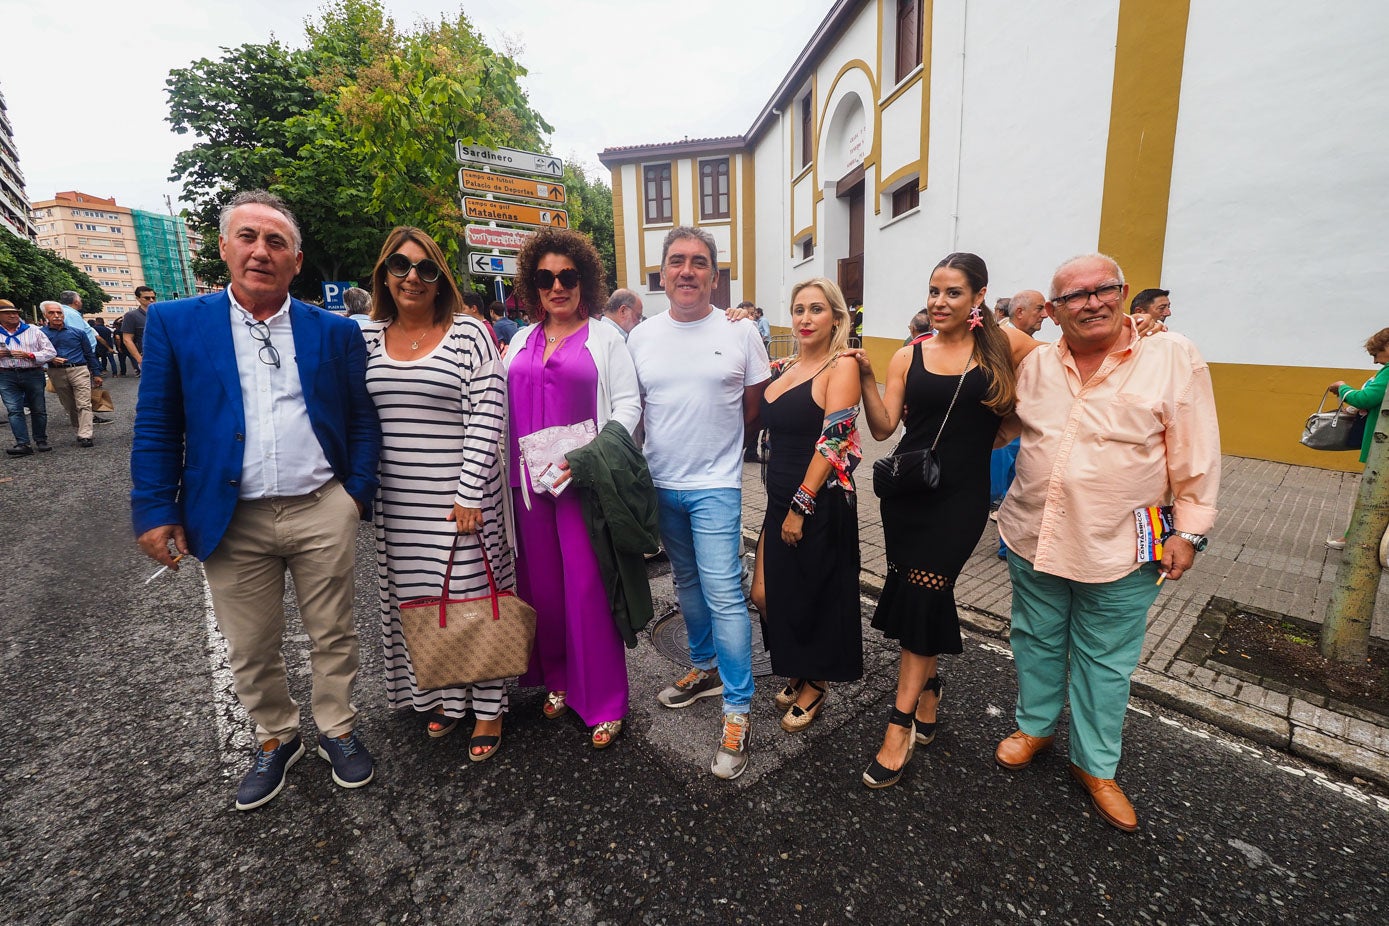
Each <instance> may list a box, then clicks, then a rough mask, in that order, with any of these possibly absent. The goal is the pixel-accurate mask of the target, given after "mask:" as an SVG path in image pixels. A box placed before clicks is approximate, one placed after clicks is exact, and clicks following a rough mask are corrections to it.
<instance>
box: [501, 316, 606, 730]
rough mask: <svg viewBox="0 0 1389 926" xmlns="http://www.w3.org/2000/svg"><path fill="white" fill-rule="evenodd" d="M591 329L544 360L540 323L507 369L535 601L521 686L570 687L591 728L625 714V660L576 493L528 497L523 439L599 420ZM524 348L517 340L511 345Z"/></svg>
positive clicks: (524, 588) (524, 573)
mask: <svg viewBox="0 0 1389 926" xmlns="http://www.w3.org/2000/svg"><path fill="white" fill-rule="evenodd" d="M587 340H588V328H587V327H583V328H580V329H579V331H578V332H576V333H575V334H573V335H570V336H569V338H567V339H566V340H565V341H564V343H562V344H561V345H560V346H559V347H558V348H557V349H556V350H555V352H554V353H553V354H551V355H550V359H549V361H548V362H547V361H545V360H544V359H543V358H544V356H545V330H544V328H542V327H541V326H539V325H537V326H536V327H535V328H534V329H533V330H532V331H531V334H530V337H529V338H528V339H527V342H526V349H525V350H524V351H521V352H520V353H518V354H517V355H516V358H515V360H514V361H513V362H512V364H511V367H510V369H509V370H508V371H507V403H508V406H509V411H510V415H511V436H510V445H511V446H510V447H509V448H508V452H509V453H510V455H511V486H512V492H513V493H515V500H516V506H515V510H516V534H517V547H518V554H519V555H518V557H517V585H518V588H519V591H520V594H521V597H522V598H523V599H525V600H526V601H528V602H530V603H531V605H532V606H533V607H534V608H535V646H534V648H533V650H532V652H531V664H530V669H529V670H528V671H527V672H526V674H525V675H523V676H521V679H520V684H521V685H543V686H545V688H546V689H548V690H550V691H566V692H568V703H569V706H570V707H571V708H573V709H574V712H575V713H577V714H578V715H579V717H580V718H581V719H582V720H583V722H584V723H585V724H587V725H589V726H593V725H595V724H599V723H603V722H605V721H609V720H622V719H623V718H625V717H626V716H627V660H626V656H625V654H624V651H623V648H622V637H621V636H619V635H618V632H617V627H616V625H615V624H614V623H613V616H612V610H611V609H610V608H609V607H608V596H607V593H606V592H605V591H604V590H603V579H602V575H601V573H600V572H599V570H598V559H597V557H595V556H594V554H593V545H592V543H591V542H590V541H589V537H588V529H587V528H586V527H585V526H584V515H583V504H582V502H581V501H580V499H579V492H578V490H576V489H574V488H572V487H571V488H570V489H568V490H567V491H566V492H564V493H563V494H562V495H560V496H559V497H558V498H555V497H554V496H552V495H550V494H549V493H548V492H541V493H539V494H537V493H535V492H531V493H529V494H530V509H529V510H527V509H526V500H525V499H523V498H522V492H523V491H524V490H523V489H522V488H520V484H521V483H520V479H521V477H520V473H521V467H520V466H519V465H517V449H516V440H517V438H518V437H521V436H522V435H525V434H531V433H533V432H535V431H539V430H541V429H542V428H549V427H554V426H555V425H561V424H576V423H578V422H580V421H584V420H585V419H593V420H595V421H596V420H597V417H598V416H597V408H596V403H597V389H598V368H597V367H596V366H594V363H593V356H592V355H591V354H590V353H589V352H588V350H587V349H586V348H585V346H584V345H585V343H586V342H587ZM513 346H514V347H516V348H519V347H520V345H519V344H517V345H513Z"/></svg>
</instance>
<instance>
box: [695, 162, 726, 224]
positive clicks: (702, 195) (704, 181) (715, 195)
mask: <svg viewBox="0 0 1389 926" xmlns="http://www.w3.org/2000/svg"><path fill="white" fill-rule="evenodd" d="M728 212H729V210H728V158H717V159H715V160H712V161H700V162H699V217H700V218H702V219H726V218H728Z"/></svg>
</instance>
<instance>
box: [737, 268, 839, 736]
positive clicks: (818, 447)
mask: <svg viewBox="0 0 1389 926" xmlns="http://www.w3.org/2000/svg"><path fill="white" fill-rule="evenodd" d="M851 325H852V322H851V320H850V318H849V311H848V309H847V308H846V306H845V304H844V296H843V294H842V293H840V291H839V287H838V286H836V285H835V284H834V283H832V282H830V281H829V280H826V279H823V278H816V279H813V280H806V281H805V282H804V283H798V284H796V286H795V287H794V288H792V290H791V330H792V333H793V334H794V335H795V337H796V344H797V348H798V351H797V354H796V356H795V357H794V358H792V359H791V360H789V361H778V362H777V363H775V364H773V366H772V377H773V378H772V381H771V383H770V384H769V385H768V386H767V391H766V393H765V394H764V395H763V398H762V403H761V416H762V426H763V427H765V428H766V429H767V431H768V433H769V436H770V453H769V458H768V462H767V470H766V482H767V511H766V517H765V519H764V521H763V524H762V536H761V537H760V538H759V540H758V544H757V567H756V571H755V573H754V576H753V585H752V600H753V604H754V605H756V607H757V610H758V611H759V612H760V613H761V614H762V615H763V628H764V638H765V642H766V644H767V649H768V650H769V651H770V652H771V656H772V670H773V671H774V672H775V673H776V674H777V675H780V676H783V677H784V678H786V679H788V681H787V684H786V687H785V688H783V689H782V691H781V693H780V694H778V695H777V706H778V707H779V708H781V709H782V710H783V711H785V714H784V715H783V717H782V719H781V726H782V729H784V730H786V731H787V732H790V733H796V732H799V731H801V730H804V729H805V728H806V727H807V726H809V725H810V723H811V722H812V721H813V720H814V719H815V718H816V717H817V716H818V715H819V713H820V710H821V708H822V707H823V706H824V704H825V699H826V697H827V696H828V694H829V683H830V682H847V681H853V680H854V679H857V678H860V677H861V676H862V675H863V634H862V630H861V626H860V619H859V592H858V580H859V551H858V507H857V504H856V501H855V493H854V482H853V476H852V469H853V466H854V465H855V464H856V463H857V461H858V459H859V457H860V456H861V452H860V450H859V443H858V431H857V430H856V428H855V420H856V418H857V415H858V405H859V393H860V385H859V368H858V364H857V363H856V362H854V361H853V360H852V359H849V358H845V359H842V360H841V359H840V354H841V353H842V352H843V351H844V350H845V349H846V348H847V347H848V343H849V333H850V329H851Z"/></svg>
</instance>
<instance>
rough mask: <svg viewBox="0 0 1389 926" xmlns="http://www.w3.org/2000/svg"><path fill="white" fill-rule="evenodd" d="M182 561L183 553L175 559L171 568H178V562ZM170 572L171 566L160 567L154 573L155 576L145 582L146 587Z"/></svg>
mask: <svg viewBox="0 0 1389 926" xmlns="http://www.w3.org/2000/svg"><path fill="white" fill-rule="evenodd" d="M181 559H183V554H182V553H180V554H179V555H178V556H175V557H174V561H173V562H172V563H171V564H170V565H171V566H177V565H178V561H179V560H181ZM168 571H169V566H160V567H159V568H158V569H156V570H155V571H154V575H152V576H150V577H149V578H148V579H146V580H145V584H146V585H149V584H150V583H151V582H153V581H154V580H155V579H157V578H159V577H160V576H162V575H163V574H164V573H166V572H168Z"/></svg>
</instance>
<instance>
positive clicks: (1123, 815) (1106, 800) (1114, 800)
mask: <svg viewBox="0 0 1389 926" xmlns="http://www.w3.org/2000/svg"><path fill="white" fill-rule="evenodd" d="M1071 777H1072V778H1074V779H1075V780H1076V781H1077V782H1079V783H1080V786H1081V787H1082V788H1084V789H1085V790H1086V791H1089V792H1090V801H1091V802H1092V803H1093V804H1094V805H1095V809H1096V810H1098V811H1099V812H1100V816H1101V817H1104V822H1106V823H1108V824H1109V825H1110V826H1112V827H1115V828H1116V829H1121V830H1123V831H1124V832H1125V833H1132V832H1133V831H1134V830H1136V829H1138V814H1136V813H1134V812H1133V805H1132V804H1130V803H1129V799H1128V798H1127V797H1125V796H1124V792H1123V791H1120V790H1119V785H1118V784H1117V783H1116V782H1115V781H1114V779H1113V778H1096V777H1095V776H1094V775H1091V774H1089V773H1088V772H1086V771H1085V769H1083V768H1081V767H1080V766H1078V765H1076V764H1075V763H1074V762H1073V763H1071Z"/></svg>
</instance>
